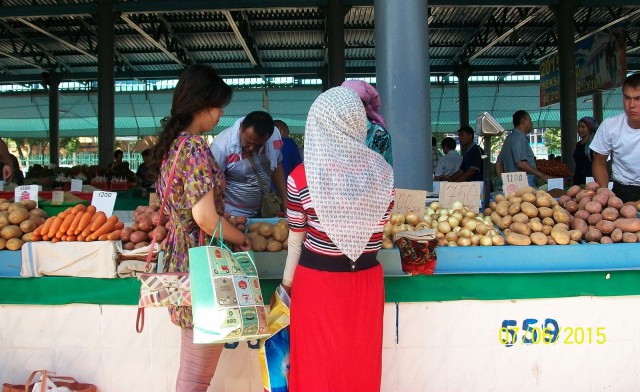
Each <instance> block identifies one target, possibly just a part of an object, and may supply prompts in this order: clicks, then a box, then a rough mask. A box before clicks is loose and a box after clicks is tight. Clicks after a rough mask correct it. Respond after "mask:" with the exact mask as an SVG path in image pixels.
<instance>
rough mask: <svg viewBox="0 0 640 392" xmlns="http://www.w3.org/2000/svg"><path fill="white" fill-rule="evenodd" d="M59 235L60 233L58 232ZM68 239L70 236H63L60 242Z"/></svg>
mask: <svg viewBox="0 0 640 392" xmlns="http://www.w3.org/2000/svg"><path fill="white" fill-rule="evenodd" d="M58 233H59V232H58ZM67 237H69V236H68V235H66V234H65V235H63V236H62V237H60V241H66V240H67Z"/></svg>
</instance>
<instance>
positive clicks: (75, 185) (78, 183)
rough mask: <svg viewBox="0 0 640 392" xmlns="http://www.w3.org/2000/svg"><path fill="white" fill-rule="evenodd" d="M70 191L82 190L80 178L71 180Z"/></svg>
mask: <svg viewBox="0 0 640 392" xmlns="http://www.w3.org/2000/svg"><path fill="white" fill-rule="evenodd" d="M71 192H82V180H76V179H73V180H71Z"/></svg>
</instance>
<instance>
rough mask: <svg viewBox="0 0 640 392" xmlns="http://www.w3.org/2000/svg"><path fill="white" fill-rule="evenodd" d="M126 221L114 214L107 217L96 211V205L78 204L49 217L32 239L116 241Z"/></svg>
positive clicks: (37, 229)
mask: <svg viewBox="0 0 640 392" xmlns="http://www.w3.org/2000/svg"><path fill="white" fill-rule="evenodd" d="M122 229H124V223H122V222H119V221H118V217H117V216H115V215H112V216H111V217H109V218H107V216H106V215H105V213H104V212H102V211H98V212H96V207H95V206H89V207H86V206H85V205H84V204H78V205H76V206H74V207H70V208H68V209H66V210H65V211H63V212H61V213H59V214H58V215H56V216H52V217H50V218H48V219H47V220H46V221H45V222H44V223H43V224H42V225H40V226H38V227H37V228H36V229H35V230H34V231H33V236H32V241H51V242H60V241H68V242H71V241H82V242H91V241H107V240H112V241H116V240H119V239H120V233H121V231H122Z"/></svg>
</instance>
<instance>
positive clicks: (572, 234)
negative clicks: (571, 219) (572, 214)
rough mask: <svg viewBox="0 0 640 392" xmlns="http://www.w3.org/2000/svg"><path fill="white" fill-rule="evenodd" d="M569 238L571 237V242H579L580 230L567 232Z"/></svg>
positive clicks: (580, 237)
mask: <svg viewBox="0 0 640 392" xmlns="http://www.w3.org/2000/svg"><path fill="white" fill-rule="evenodd" d="M569 237H571V241H580V240H581V239H582V232H581V231H580V230H569Z"/></svg>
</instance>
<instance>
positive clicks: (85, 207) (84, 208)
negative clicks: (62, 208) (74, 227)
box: [71, 204, 87, 214]
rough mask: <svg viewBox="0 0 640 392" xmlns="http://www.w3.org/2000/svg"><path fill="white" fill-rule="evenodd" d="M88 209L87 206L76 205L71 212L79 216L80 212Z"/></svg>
mask: <svg viewBox="0 0 640 392" xmlns="http://www.w3.org/2000/svg"><path fill="white" fill-rule="evenodd" d="M86 209H87V206H85V205H84V204H76V205H75V206H74V207H73V208H72V209H71V212H72V213H73V214H77V213H78V212H80V211H83V212H84V211H85V210H86Z"/></svg>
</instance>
